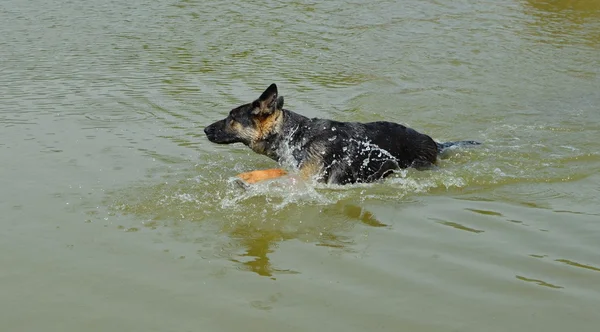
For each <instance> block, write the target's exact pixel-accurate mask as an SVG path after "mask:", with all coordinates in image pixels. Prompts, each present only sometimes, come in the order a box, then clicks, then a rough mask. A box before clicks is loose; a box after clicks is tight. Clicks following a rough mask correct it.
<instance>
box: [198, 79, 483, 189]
mask: <svg viewBox="0 0 600 332" xmlns="http://www.w3.org/2000/svg"><path fill="white" fill-rule="evenodd" d="M204 132H205V133H206V136H207V137H208V139H209V140H210V141H211V142H213V143H218V144H231V143H243V144H245V145H247V146H249V147H250V148H251V149H252V150H254V152H256V153H260V154H263V155H266V156H268V157H270V158H272V159H274V160H275V161H277V162H279V163H280V164H291V165H290V166H292V167H294V168H297V169H298V171H299V173H300V175H301V176H302V177H303V178H305V179H309V178H312V179H316V180H317V181H319V182H325V183H334V184H347V183H357V182H373V181H376V180H379V179H382V178H385V177H386V176H388V175H390V174H391V173H392V172H393V171H394V170H397V169H400V168H407V167H414V168H418V169H422V168H427V167H430V166H432V165H434V164H435V163H436V161H437V157H438V155H439V154H440V153H441V152H442V151H443V150H444V149H446V148H449V147H451V146H457V145H476V144H479V143H478V142H474V141H460V142H447V143H437V142H435V141H434V140H433V139H432V138H431V137H429V136H427V135H424V134H421V133H419V132H417V131H416V130H414V129H411V128H407V127H405V126H403V125H400V124H397V123H392V122H385V121H378V122H369V123H358V122H339V121H333V120H326V119H317V118H314V119H309V118H307V117H305V116H302V115H300V114H297V113H294V112H292V111H289V110H286V109H283V97H281V96H278V94H277V86H276V85H275V84H271V86H269V87H268V88H267V89H266V90H265V92H263V94H262V95H261V96H260V97H259V98H258V99H257V100H255V101H253V102H252V103H249V104H244V105H242V106H239V107H237V108H234V109H233V110H231V112H229V116H227V117H226V118H225V119H223V120H221V121H217V122H215V123H213V124H211V125H210V126H208V127H206V128H205V129H204ZM284 174H286V172H285V171H284V170H282V169H269V170H261V171H254V172H247V173H242V174H240V175H238V176H239V177H240V178H241V179H242V180H244V181H246V182H247V183H255V182H258V181H262V180H265V179H270V178H275V177H279V176H282V175H284Z"/></svg>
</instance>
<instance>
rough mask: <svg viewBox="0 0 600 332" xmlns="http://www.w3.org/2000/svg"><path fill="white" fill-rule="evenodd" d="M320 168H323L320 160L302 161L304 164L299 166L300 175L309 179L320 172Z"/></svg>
mask: <svg viewBox="0 0 600 332" xmlns="http://www.w3.org/2000/svg"><path fill="white" fill-rule="evenodd" d="M322 168H323V165H322V164H321V163H320V162H315V161H307V162H304V164H302V166H300V176H301V177H302V179H304V180H310V179H312V178H313V177H314V176H315V175H318V174H319V173H321V170H322Z"/></svg>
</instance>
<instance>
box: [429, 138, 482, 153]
mask: <svg viewBox="0 0 600 332" xmlns="http://www.w3.org/2000/svg"><path fill="white" fill-rule="evenodd" d="M436 144H437V148H438V153H443V152H444V151H446V150H448V149H454V148H462V147H469V146H473V145H481V143H480V142H477V141H455V142H444V143H438V142H436Z"/></svg>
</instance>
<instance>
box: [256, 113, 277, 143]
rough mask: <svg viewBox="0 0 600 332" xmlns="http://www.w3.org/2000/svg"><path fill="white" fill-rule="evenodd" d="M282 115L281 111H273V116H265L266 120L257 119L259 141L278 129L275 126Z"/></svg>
mask: <svg viewBox="0 0 600 332" xmlns="http://www.w3.org/2000/svg"><path fill="white" fill-rule="evenodd" d="M282 114H283V113H282V112H281V110H275V112H273V114H271V115H269V116H267V117H266V118H264V119H262V120H261V119H258V121H257V124H258V131H259V136H258V137H259V139H261V138H265V137H266V136H267V135H269V134H270V133H272V132H273V131H276V130H277V129H278V128H277V126H278V125H279V124H280V123H281V115H282Z"/></svg>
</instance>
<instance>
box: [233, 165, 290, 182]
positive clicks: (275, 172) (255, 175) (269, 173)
mask: <svg viewBox="0 0 600 332" xmlns="http://www.w3.org/2000/svg"><path fill="white" fill-rule="evenodd" d="M286 174H287V172H286V171H284V170H282V169H281V168H270V169H263V170H257V171H252V172H245V173H241V174H238V177H239V178H240V179H242V180H243V181H244V182H246V183H250V184H252V183H257V182H260V181H265V180H270V179H276V178H278V177H282V176H284V175H286Z"/></svg>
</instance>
